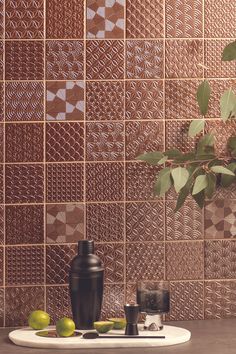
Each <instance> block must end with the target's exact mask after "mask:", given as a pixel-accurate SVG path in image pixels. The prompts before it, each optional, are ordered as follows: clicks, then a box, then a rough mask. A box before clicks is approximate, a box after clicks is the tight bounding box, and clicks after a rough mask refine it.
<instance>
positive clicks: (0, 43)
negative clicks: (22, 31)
mask: <svg viewBox="0 0 236 354" xmlns="http://www.w3.org/2000/svg"><path fill="white" fill-rule="evenodd" d="M5 48H6V47H5ZM5 52H6V50H5ZM3 53H4V46H3V41H0V80H3V79H4V77H3V66H4V64H3ZM5 56H6V54H5ZM5 61H6V59H5ZM5 67H6V65H5Z"/></svg>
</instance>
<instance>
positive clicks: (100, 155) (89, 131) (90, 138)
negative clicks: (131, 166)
mask: <svg viewBox="0 0 236 354" xmlns="http://www.w3.org/2000/svg"><path fill="white" fill-rule="evenodd" d="M124 140H125V139H124V123H123V122H119V123H115V122H111V123H102V122H96V123H87V124H86V160H89V161H111V160H113V161H115V160H122V159H124Z"/></svg>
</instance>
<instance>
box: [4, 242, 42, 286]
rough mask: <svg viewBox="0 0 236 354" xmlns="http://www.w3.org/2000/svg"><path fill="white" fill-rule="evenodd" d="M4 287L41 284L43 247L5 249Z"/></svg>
mask: <svg viewBox="0 0 236 354" xmlns="http://www.w3.org/2000/svg"><path fill="white" fill-rule="evenodd" d="M5 264H6V285H30V284H43V282H44V249H43V246H21V247H14V246H13V247H6V263H5Z"/></svg>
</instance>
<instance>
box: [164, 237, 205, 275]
mask: <svg viewBox="0 0 236 354" xmlns="http://www.w3.org/2000/svg"><path fill="white" fill-rule="evenodd" d="M203 256H204V255H203V242H196V241H195V242H194V241H185V242H168V243H167V244H166V276H167V279H168V280H194V279H196V280H197V279H202V278H203V272H204V270H203Z"/></svg>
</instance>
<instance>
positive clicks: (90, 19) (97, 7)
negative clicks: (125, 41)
mask: <svg viewBox="0 0 236 354" xmlns="http://www.w3.org/2000/svg"><path fill="white" fill-rule="evenodd" d="M124 5H125V0H114V1H106V0H87V9H86V10H87V38H124Z"/></svg>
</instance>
